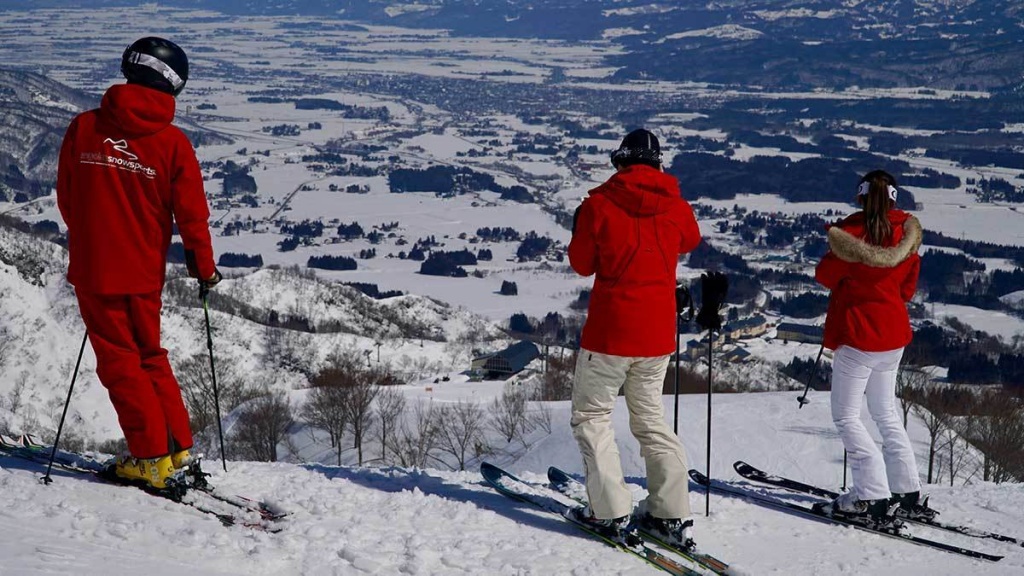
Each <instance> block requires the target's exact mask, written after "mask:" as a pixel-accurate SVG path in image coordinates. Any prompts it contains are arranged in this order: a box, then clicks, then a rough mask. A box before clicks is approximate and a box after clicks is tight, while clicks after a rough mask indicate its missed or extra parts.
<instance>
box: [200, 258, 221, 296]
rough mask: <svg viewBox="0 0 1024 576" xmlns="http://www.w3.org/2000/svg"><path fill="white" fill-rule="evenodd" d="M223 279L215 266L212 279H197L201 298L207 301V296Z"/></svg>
mask: <svg viewBox="0 0 1024 576" xmlns="http://www.w3.org/2000/svg"><path fill="white" fill-rule="evenodd" d="M223 278H224V277H223V276H221V275H220V270H217V267H216V266H214V268H213V276H212V277H210V278H207V279H206V280H202V279H198V278H197V280H199V298H200V299H205V298H206V295H207V294H209V293H210V288H213V287H214V286H216V285H217V284H219V283H220V281H221V280H222V279H223Z"/></svg>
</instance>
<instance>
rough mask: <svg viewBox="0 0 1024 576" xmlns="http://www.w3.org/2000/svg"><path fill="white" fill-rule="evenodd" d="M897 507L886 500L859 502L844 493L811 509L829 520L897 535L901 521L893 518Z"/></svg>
mask: <svg viewBox="0 0 1024 576" xmlns="http://www.w3.org/2000/svg"><path fill="white" fill-rule="evenodd" d="M897 506H898V505H897V504H893V505H892V506H890V505H889V499H888V498H880V499H878V500H860V499H858V498H857V497H856V496H854V495H853V493H852V492H844V493H842V494H840V495H839V496H838V497H836V499H834V500H832V501H831V502H820V503H818V504H815V505H814V506H813V508H814V510H815V511H817V512H819V513H822V514H824V515H826V516H829V517H830V518H843V519H845V520H848V521H850V522H856V523H857V524H862V525H864V526H866V527H868V528H871V529H874V530H882V531H884V532H891V533H893V534H899V533H900V531H901V530H902V529H903V521H902V520H899V519H897V518H896V517H895V516H893V510H894V509H895V508H896V507H897Z"/></svg>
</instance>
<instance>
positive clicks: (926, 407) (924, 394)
mask: <svg viewBox="0 0 1024 576" xmlns="http://www.w3.org/2000/svg"><path fill="white" fill-rule="evenodd" d="M906 392H909V393H912V394H913V395H914V397H915V401H914V405H913V410H914V413H915V414H917V415H918V416H919V417H920V418H921V420H922V421H923V422H924V426H925V428H926V429H927V430H928V483H929V484H931V483H932V482H933V481H935V480H938V478H937V477H936V476H935V455H936V454H937V453H938V449H939V437H940V436H941V435H942V432H943V430H944V429H945V428H946V424H945V422H946V419H945V413H946V410H945V409H944V407H943V404H944V398H943V394H942V391H941V390H939V389H924V388H921V389H918V388H914V389H912V390H908V391H906Z"/></svg>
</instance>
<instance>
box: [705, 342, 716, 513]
mask: <svg viewBox="0 0 1024 576" xmlns="http://www.w3.org/2000/svg"><path fill="white" fill-rule="evenodd" d="M714 341H715V331H714V330H708V454H707V472H706V473H705V476H707V478H708V482H709V485H708V489H707V490H706V491H705V492H704V515H705V516H711V487H710V482H711V382H712V380H711V348H712V347H713V345H714Z"/></svg>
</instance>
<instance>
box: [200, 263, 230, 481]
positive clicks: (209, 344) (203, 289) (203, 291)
mask: <svg viewBox="0 0 1024 576" xmlns="http://www.w3.org/2000/svg"><path fill="white" fill-rule="evenodd" d="M209 293H210V288H209V287H208V286H207V285H206V284H204V283H203V282H202V281H200V282H199V297H200V298H202V299H203V314H204V315H205V316H206V349H207V350H209V351H210V378H211V379H212V380H213V407H214V410H216V412H217V436H218V437H219V438H220V462H221V464H222V465H223V466H224V471H225V472H227V471H228V460H227V456H226V455H225V453H224V429H223V427H222V426H221V422H220V394H219V393H218V391H217V368H216V367H215V366H214V363H213V332H212V331H211V330H210V305H209V303H208V302H207V298H206V296H207V294H209Z"/></svg>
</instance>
